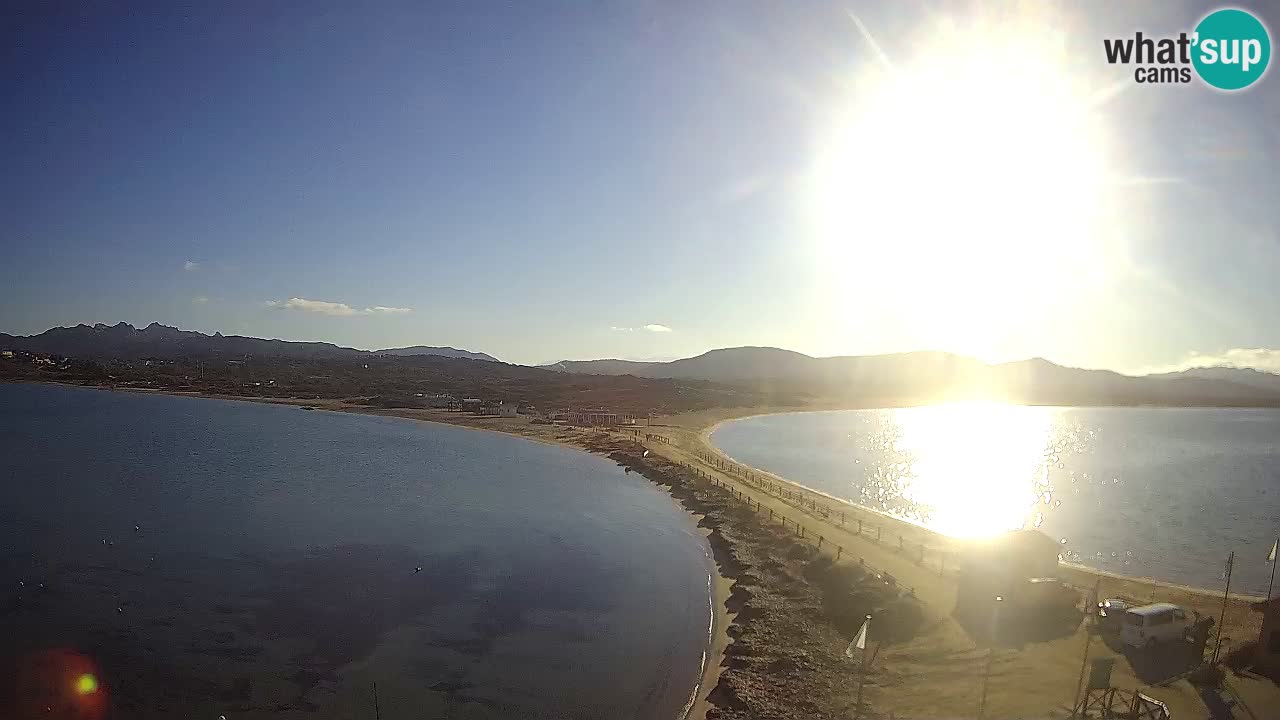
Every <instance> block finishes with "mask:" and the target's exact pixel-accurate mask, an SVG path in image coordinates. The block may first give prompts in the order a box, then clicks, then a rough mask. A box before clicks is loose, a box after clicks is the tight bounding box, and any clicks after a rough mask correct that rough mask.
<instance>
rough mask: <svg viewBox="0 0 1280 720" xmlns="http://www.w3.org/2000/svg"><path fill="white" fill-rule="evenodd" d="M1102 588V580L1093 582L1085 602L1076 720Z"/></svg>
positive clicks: (1073, 713)
mask: <svg viewBox="0 0 1280 720" xmlns="http://www.w3.org/2000/svg"><path fill="white" fill-rule="evenodd" d="M1101 586H1102V578H1098V579H1097V580H1095V581H1094V582H1093V592H1092V593H1091V594H1090V595H1089V597H1088V598H1087V599H1086V600H1085V606H1084V611H1085V616H1084V654H1083V655H1081V656H1080V677H1078V678H1076V697H1075V699H1074V700H1072V705H1071V718H1072V720H1075V717H1076V715H1077V714H1078V713H1079V709H1080V686H1081V685H1084V669H1085V666H1086V665H1088V664H1089V645H1090V644H1092V643H1093V626H1094V625H1095V624H1097V612H1098V593H1099V591H1100V589H1101ZM1090 617H1093V618H1094V622H1093V623H1090V622H1089V618H1090Z"/></svg>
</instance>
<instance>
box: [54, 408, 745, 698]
mask: <svg viewBox="0 0 1280 720" xmlns="http://www.w3.org/2000/svg"><path fill="white" fill-rule="evenodd" d="M32 384H48V385H57V386H61V387H70V388H83V389H87V390H100V391H108V392H131V393H137V394H144V395H166V396H171V397H185V398H193V399H199V400H223V401H233V402H253V403H260V404H267V405H287V406H292V407H296V408H298V409H299V410H301V409H302V408H303V407H310V408H312V410H310V411H308V412H335V413H346V414H351V415H370V416H375V417H393V418H397V419H401V420H413V421H417V422H422V423H428V424H433V425H442V426H448V427H453V428H459V429H463V430H470V431H475V432H490V433H497V434H501V435H506V436H509V437H513V438H518V439H522V440H528V441H532V442H538V443H542V444H545V445H553V446H557V447H562V448H565V449H568V450H573V451H576V452H584V453H587V454H591V455H598V456H601V457H605V458H609V459H614V458H613V457H612V454H616V453H617V451H618V448H616V447H613V446H602V445H601V444H600V443H598V442H593V440H595V438H592V437H591V435H595V434H597V433H595V432H594V431H590V430H582V429H579V428H567V427H566V426H559V425H533V424H532V423H530V422H528V421H525V422H524V423H523V424H522V426H524V427H526V428H528V427H532V428H545V429H546V432H553V431H565V430H571V431H573V433H574V434H575V435H576V437H571V438H567V437H559V436H549V435H548V434H546V432H543V433H539V432H528V431H526V432H519V431H518V430H516V429H513V428H498V427H485V426H484V425H483V423H466V422H450V419H449V418H448V417H422V416H419V415H417V414H408V412H410V411H413V410H415V409H412V408H375V407H368V406H359V405H353V404H349V403H346V402H345V401H342V400H332V399H330V400H297V399H292V398H252V397H240V396H234V395H222V394H214V393H198V392H166V391H163V390H150V389H145V388H113V387H102V386H95V385H71V384H67V383H32ZM419 412H423V413H431V412H432V411H430V410H423V411H419ZM436 412H440V411H436ZM442 414H447V415H453V416H457V419H459V420H462V419H473V420H484V419H492V420H497V419H498V418H484V417H477V416H470V415H467V414H465V413H442ZM619 464H622V463H619ZM627 467H631V469H633V470H635V471H636V472H637V473H639V474H641V475H643V476H644V477H645V478H646V479H647V480H649V481H650V482H652V483H654V484H655V485H659V487H660V488H662V489H665V490H666V491H667V492H668V493H670V494H671V497H672V500H673V501H674V502H675V503H676V504H677V505H679V506H680V508H681V510H683V511H684V512H686V513H688V514H689V516H690V517H691V518H692V519H693V521H694V524H695V526H696V527H698V528H699V530H700V531H701V532H702V535H703V537H705V538H706V539H707V542H708V546H709V547H710V549H711V558H710V559H711V561H712V568H711V573H710V575H709V578H708V580H709V582H708V593H709V598H708V601H709V603H710V605H711V612H710V628H709V632H708V637H707V642H706V645H705V647H704V650H703V652H704V653H705V656H704V661H703V663H702V669H701V673H700V675H699V677H698V678H697V680H696V681H695V683H694V686H693V688H692V689H691V691H690V699H689V702H688V703H687V704H686V705H685V706H684V709H683V711H682V713H681V714H680V715H679V716H678V717H677V719H676V720H705V718H706V717H707V713H708V712H709V711H711V710H712V709H714V708H715V705H714V703H712V702H711V701H710V700H709V698H708V696H709V695H710V694H711V692H713V691H714V689H715V687H716V685H717V683H718V680H719V678H720V674H721V671H722V670H723V663H724V660H725V652H726V649H727V648H728V646H729V645H730V644H731V643H732V641H733V640H732V638H731V637H730V636H729V632H728V631H729V627H730V625H731V624H732V623H733V620H734V618H735V617H736V615H737V613H736V612H734V611H732V610H731V609H730V608H729V599H730V595H731V593H732V591H733V586H734V583H735V579H734V578H732V577H727V576H726V575H725V574H724V572H723V570H722V568H723V567H725V565H726V564H727V563H728V562H729V558H728V557H727V556H726V554H725V547H724V545H723V543H717V542H714V541H713V540H714V538H713V536H714V535H715V533H716V531H715V529H714V528H711V529H708V528H707V526H705V525H704V524H703V523H704V521H705V519H706V514H705V513H704V512H701V511H699V510H698V509H695V508H693V507H690V505H689V504H688V503H687V502H686V500H685V499H683V498H681V497H680V496H679V495H678V494H677V493H676V492H675V491H674V490H673V488H672V487H671V486H669V485H663V484H662V483H661V482H660V481H658V480H656V479H654V478H652V477H649V476H648V475H646V474H645V473H644V470H643V469H642V468H640V467H634V466H627Z"/></svg>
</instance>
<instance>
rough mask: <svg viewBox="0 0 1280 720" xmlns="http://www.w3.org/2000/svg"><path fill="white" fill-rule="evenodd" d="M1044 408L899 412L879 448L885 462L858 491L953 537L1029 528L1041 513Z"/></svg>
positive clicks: (1047, 495)
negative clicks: (891, 502)
mask: <svg viewBox="0 0 1280 720" xmlns="http://www.w3.org/2000/svg"><path fill="white" fill-rule="evenodd" d="M1052 425H1053V410H1052V409H1051V408H1029V407H1015V406H1008V405H996V404H958V405H938V406H931V407H918V408H904V409H900V410H895V411H893V421H892V422H891V423H890V424H889V425H888V426H887V427H885V428H883V430H882V433H883V434H882V437H880V438H878V440H879V442H880V443H882V446H883V448H884V450H885V451H887V453H888V454H889V455H890V456H891V457H893V462H892V463H890V464H889V466H888V467H887V468H885V469H884V470H883V471H877V475H878V477H871V478H868V482H867V485H866V486H864V487H865V488H866V490H865V492H869V493H870V494H871V495H873V496H878V497H877V499H887V498H889V497H892V496H897V497H899V498H901V500H900V501H899V502H900V503H901V506H900V507H898V508H896V511H897V513H898V514H901V515H904V516H906V517H908V518H909V519H912V520H916V521H917V522H921V523H923V524H924V525H927V526H929V527H931V528H933V529H934V530H937V531H938V532H941V533H945V534H947V535H952V536H955V537H980V536H984V535H993V534H996V533H999V532H1002V531H1004V530H1010V529H1017V528H1021V527H1036V526H1038V525H1039V523H1040V522H1042V521H1043V518H1044V515H1043V514H1042V513H1039V512H1036V508H1037V506H1039V505H1043V506H1049V505H1050V504H1051V503H1052V501H1053V490H1052V488H1051V487H1050V485H1049V482H1048V466H1047V465H1046V458H1047V456H1048V454H1049V453H1048V452H1047V448H1048V447H1049V443H1050V437H1051V433H1052Z"/></svg>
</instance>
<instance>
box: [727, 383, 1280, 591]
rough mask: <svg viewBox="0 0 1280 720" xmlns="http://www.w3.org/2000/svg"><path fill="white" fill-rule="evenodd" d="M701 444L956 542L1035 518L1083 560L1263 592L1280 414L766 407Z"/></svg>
mask: <svg viewBox="0 0 1280 720" xmlns="http://www.w3.org/2000/svg"><path fill="white" fill-rule="evenodd" d="M712 441H713V442H714V443H715V444H716V445H717V446H718V447H720V448H721V449H723V450H724V451H725V452H726V453H728V454H729V455H731V456H733V457H734V458H736V459H738V460H740V461H742V462H745V463H747V464H750V465H753V466H755V467H758V468H761V469H763V470H766V471H769V472H773V473H775V474H778V475H780V476H783V477H786V478H789V479H791V480H794V481H796V482H799V483H801V484H803V485H807V486H809V487H812V488H814V489H816V490H820V491H823V492H826V493H829V494H832V495H835V496H838V497H843V498H847V499H850V500H853V501H855V502H857V503H860V504H863V505H867V506H869V507H873V508H875V509H878V510H882V511H885V512H889V513H892V514H895V515H898V516H900V517H904V518H906V519H909V520H913V521H915V522H919V523H922V524H924V525H927V526H930V527H933V528H935V529H937V530H939V531H941V532H945V533H948V534H952V535H957V536H974V535H983V534H989V533H993V532H997V531H1000V530H1003V529H1007V528H1016V527H1024V526H1025V527H1039V528H1040V529H1041V530H1043V531H1044V532H1045V533H1047V534H1049V535H1050V536H1052V537H1054V538H1057V539H1059V540H1061V541H1062V543H1063V544H1062V555H1063V558H1064V559H1066V560H1069V561H1072V562H1077V563H1080V564H1083V565H1088V566H1091V567H1094V568H1098V569H1102V570H1108V571H1113V572H1120V573H1125V574H1131V575H1138V576H1143V577H1152V578H1156V579H1160V580H1164V581H1169V582H1175V583H1179V584H1185V585H1192V586H1199V587H1217V588H1221V587H1222V575H1223V570H1224V565H1225V560H1226V557H1227V553H1228V552H1229V551H1232V550H1234V551H1236V553H1237V563H1236V570H1235V573H1234V575H1233V580H1232V587H1233V590H1236V591H1239V592H1249V593H1257V594H1259V595H1261V594H1262V593H1265V592H1266V589H1267V583H1268V578H1269V574H1270V569H1271V566H1270V564H1268V563H1267V562H1266V556H1267V553H1268V551H1269V550H1270V549H1271V544H1272V542H1273V541H1274V540H1275V538H1276V536H1277V534H1280V411H1277V410H1253V409H1250V410H1223V409H1149V408H1041V407H1008V406H945V407H925V408H909V409H895V410H866V411H843V412H822V413H800V414H789V415H770V416H762V417H755V418H747V419H743V420H738V421H734V422H730V423H726V424H724V425H722V426H721V427H720V428H718V429H717V430H716V431H715V433H714V434H713V435H712Z"/></svg>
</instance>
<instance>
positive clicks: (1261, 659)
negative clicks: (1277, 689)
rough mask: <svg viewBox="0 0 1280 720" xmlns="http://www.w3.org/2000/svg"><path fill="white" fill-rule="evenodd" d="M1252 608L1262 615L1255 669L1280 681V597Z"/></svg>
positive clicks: (1254, 661) (1255, 655)
mask: <svg viewBox="0 0 1280 720" xmlns="http://www.w3.org/2000/svg"><path fill="white" fill-rule="evenodd" d="M1252 607H1253V609H1254V610H1256V611H1258V612H1260V613H1262V634H1261V635H1259V636H1258V647H1257V650H1256V651H1255V654H1254V658H1253V666H1254V669H1255V670H1257V671H1258V672H1259V673H1261V674H1263V675H1266V676H1267V677H1269V678H1271V679H1273V680H1280V597H1273V598H1271V599H1270V600H1264V601H1262V602H1256V603H1254V604H1253V605H1252Z"/></svg>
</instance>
